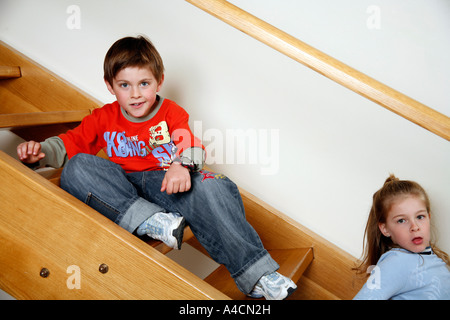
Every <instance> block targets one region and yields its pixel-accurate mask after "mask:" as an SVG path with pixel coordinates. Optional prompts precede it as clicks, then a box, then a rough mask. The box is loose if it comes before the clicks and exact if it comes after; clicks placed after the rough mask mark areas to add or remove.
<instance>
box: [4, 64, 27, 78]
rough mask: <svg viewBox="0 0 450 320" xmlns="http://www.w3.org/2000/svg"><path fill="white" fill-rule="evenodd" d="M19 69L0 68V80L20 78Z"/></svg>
mask: <svg viewBox="0 0 450 320" xmlns="http://www.w3.org/2000/svg"><path fill="white" fill-rule="evenodd" d="M21 76H22V73H21V71H20V67H10V66H0V79H10V78H20V77H21Z"/></svg>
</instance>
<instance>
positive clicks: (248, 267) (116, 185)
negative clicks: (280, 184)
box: [61, 154, 279, 294]
mask: <svg viewBox="0 0 450 320" xmlns="http://www.w3.org/2000/svg"><path fill="white" fill-rule="evenodd" d="M164 175H165V171H144V172H133V173H126V172H125V171H124V170H123V169H122V168H121V167H120V166H119V165H117V164H115V163H113V162H111V161H109V160H106V159H102V158H99V157H96V156H92V155H88V154H77V155H75V156H74V157H72V158H71V159H70V160H69V162H68V163H67V164H66V166H65V168H64V170H63V172H62V175H61V187H62V188H63V189H64V190H66V191H67V192H69V193H71V194H72V195H74V196H75V197H77V198H78V199H79V200H81V201H83V202H85V203H86V204H88V205H89V206H90V207H92V208H94V209H96V210H97V211H98V212H100V213H101V214H103V215H104V216H106V217H107V218H109V219H110V220H112V221H114V222H115V223H116V224H118V225H119V226H121V227H123V228H124V229H126V230H128V231H129V232H132V233H133V232H134V231H135V230H136V228H137V227H138V226H139V225H140V224H141V223H142V222H143V221H144V220H146V219H147V218H149V217H151V216H152V215H153V214H155V213H157V212H177V213H179V214H181V215H182V216H184V217H185V219H186V222H187V223H188V224H189V226H190V228H191V230H192V232H193V233H194V235H195V237H196V238H197V240H198V241H199V242H200V243H201V245H202V246H203V247H204V248H205V249H206V250H207V251H208V253H209V255H210V256H211V258H213V259H214V261H216V262H217V263H219V264H223V265H225V267H226V268H227V269H228V271H229V272H230V274H231V276H232V277H233V279H234V281H235V282H236V284H237V286H238V288H239V290H241V291H242V292H243V293H245V294H247V293H249V292H251V291H252V289H253V287H254V286H255V284H256V283H257V282H258V280H259V278H261V277H262V276H263V275H265V274H269V273H271V272H274V271H276V270H277V269H278V268H279V266H278V264H277V263H276V262H275V261H274V260H273V259H272V257H271V256H270V254H269V253H268V252H267V250H266V249H264V246H263V244H262V242H261V240H260V238H259V236H258V234H257V233H256V231H255V230H254V229H253V227H252V226H251V225H250V224H249V223H248V222H247V220H246V218H245V212H244V206H243V204H242V199H241V196H240V193H239V190H238V188H237V186H236V185H235V184H234V183H233V182H232V181H231V180H230V179H228V178H227V177H225V176H223V175H221V174H216V173H212V172H207V171H203V170H202V171H200V172H195V173H191V189H190V190H189V191H187V192H183V193H176V194H172V195H168V194H167V193H165V192H161V191H160V189H161V183H162V180H163V178H164Z"/></svg>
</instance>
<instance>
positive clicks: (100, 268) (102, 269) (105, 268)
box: [98, 263, 109, 273]
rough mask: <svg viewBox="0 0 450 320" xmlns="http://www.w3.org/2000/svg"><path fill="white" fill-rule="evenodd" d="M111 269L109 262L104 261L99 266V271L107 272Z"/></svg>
mask: <svg viewBox="0 0 450 320" xmlns="http://www.w3.org/2000/svg"><path fill="white" fill-rule="evenodd" d="M108 270H109V267H108V265H107V264H105V263H102V264H101V265H100V266H99V267H98V271H100V272H101V273H107V272H108Z"/></svg>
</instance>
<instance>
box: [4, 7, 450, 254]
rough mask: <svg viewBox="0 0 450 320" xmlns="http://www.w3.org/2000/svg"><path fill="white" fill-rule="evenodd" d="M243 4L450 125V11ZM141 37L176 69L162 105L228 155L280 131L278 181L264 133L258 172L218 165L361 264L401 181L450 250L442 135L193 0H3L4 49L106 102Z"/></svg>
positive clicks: (448, 151)
mask: <svg viewBox="0 0 450 320" xmlns="http://www.w3.org/2000/svg"><path fill="white" fill-rule="evenodd" d="M231 2H232V3H234V4H236V5H238V6H240V7H242V8H243V9H245V10H247V11H249V12H251V13H253V14H254V15H256V16H258V17H260V18H263V19H265V20H266V21H268V22H270V23H272V24H273V25H275V26H277V27H279V28H280V29H282V30H284V31H286V32H288V33H290V34H292V35H294V36H296V37H297V38H299V39H301V40H302V41H305V42H306V43H308V44H310V45H312V46H314V47H316V48H318V49H319V50H322V51H324V52H325V53H327V54H329V55H331V56H333V57H335V58H337V59H339V60H341V61H343V62H345V63H347V64H348V65H350V66H352V67H354V68H356V69H358V70H360V71H362V72H364V73H366V74H368V75H369V76H371V77H373V78H375V79H377V80H379V81H381V82H384V83H385V84H387V85H389V86H391V87H393V88H395V89H397V90H399V91H401V92H403V93H405V94H407V95H409V96H411V97H412V98H414V99H416V100H418V101H420V102H422V103H424V104H426V105H429V106H430V107H432V108H434V109H436V110H438V111H440V112H442V113H445V114H447V115H449V114H450V91H449V90H448V84H449V83H450V62H449V59H448V53H449V52H450V37H449V35H450V20H449V19H448V17H449V16H450V2H449V1H448V0H428V1H420V0H370V1H369V0H341V1H333V0H317V1H309V0H308V1H306V0H296V1H293V0H284V1H275V0H233V1H231ZM70 5H77V6H78V7H79V8H80V18H81V19H80V29H69V28H68V27H67V25H66V22H67V20H68V19H69V20H70V16H71V14H70V13H67V12H66V10H67V8H68V7H69V6H70ZM370 6H376V9H379V12H380V20H379V26H380V29H370V28H368V26H367V21H368V19H371V18H372V17H373V11H370V12H369V13H368V12H367V9H368V8H369V7H370ZM141 33H142V34H146V35H148V36H149V37H150V38H151V39H152V41H153V42H154V44H155V45H156V46H157V48H158V49H159V51H160V53H161V54H162V56H163V59H164V61H165V65H166V82H165V85H164V88H163V92H162V94H163V95H164V96H166V97H168V98H171V99H173V100H175V101H177V102H178V103H179V104H180V105H182V106H183V107H185V108H186V109H187V110H188V111H189V113H190V114H191V121H192V125H194V120H195V121H200V120H201V121H202V122H201V128H200V126H198V123H197V125H196V128H194V130H197V131H200V130H202V132H203V133H204V134H205V135H213V136H214V137H215V138H216V140H215V143H216V144H217V142H218V140H217V139H219V138H220V137H221V136H222V137H223V139H224V140H225V142H226V141H227V139H226V131H227V130H229V132H234V133H236V132H237V130H238V129H242V130H245V129H251V130H252V131H249V132H254V133H257V134H260V133H264V132H265V133H269V134H270V133H272V132H278V134H279V136H278V138H279V140H275V142H278V143H275V142H274V143H268V146H267V147H268V150H269V151H273V152H274V154H273V155H272V156H276V158H272V159H271V160H272V164H271V165H272V169H274V170H273V171H274V172H273V174H271V175H263V174H261V169H263V168H266V169H267V168H268V167H270V165H268V164H267V163H266V164H264V163H263V160H264V157H263V155H265V154H266V153H265V151H266V150H265V149H263V147H265V146H266V145H265V142H267V141H269V142H270V139H269V138H268V137H267V138H264V136H263V135H257V138H258V139H259V142H261V143H262V144H261V145H258V148H257V151H258V152H261V155H258V154H257V160H258V164H249V163H248V162H249V160H247V161H246V164H235V163H234V164H225V165H211V167H213V168H214V169H216V170H220V171H222V172H223V173H224V174H226V175H228V176H229V177H230V178H232V179H233V180H234V181H235V182H236V183H237V184H238V185H240V186H241V187H243V188H245V189H247V190H248V191H250V192H251V193H253V194H255V195H256V196H258V197H260V198H261V199H263V200H265V201H266V202H268V203H269V204H271V205H272V206H274V207H275V208H277V209H279V210H280V211H282V212H284V213H285V214H287V215H289V216H291V217H292V218H294V219H295V220H297V221H299V222H300V223H302V224H303V225H305V226H306V227H308V228H310V229H311V230H313V231H315V232H317V233H318V234H320V235H322V236H324V237H325V238H326V239H328V240H330V241H331V242H333V243H335V244H336V245H338V246H339V247H341V248H343V249H344V250H346V251H348V252H349V253H351V254H353V255H354V256H355V257H359V256H360V254H361V249H362V238H363V230H364V226H365V222H366V218H367V214H368V210H369V208H370V203H371V197H372V194H373V193H374V192H375V191H376V190H377V189H378V188H379V187H381V185H382V184H383V182H384V180H385V179H386V177H387V176H388V175H389V173H391V172H392V173H395V174H396V175H397V176H398V177H400V178H403V179H411V180H415V181H417V182H419V183H421V184H422V185H423V186H424V187H425V188H426V189H427V190H428V192H429V194H430V197H431V200H432V205H433V209H434V211H433V218H432V219H433V220H434V223H435V225H436V226H437V233H438V236H439V241H438V244H439V245H440V246H441V247H442V248H443V249H444V250H446V251H447V252H450V235H449V233H448V232H447V231H448V230H449V229H450V216H449V212H450V200H449V187H450V169H449V163H450V145H449V142H448V141H446V140H444V139H443V138H440V137H438V136H436V135H434V134H432V133H430V132H428V131H426V130H425V129H422V128H420V127H418V126H417V125H414V124H412V123H410V122H408V121H407V120H404V119H403V118H401V117H399V116H397V115H395V114H393V113H391V112H389V111H387V110H385V109H383V108H382V107H380V106H378V105H376V104H375V103H373V102H371V101H368V100H366V99H364V98H363V97H361V96H359V95H357V94H356V93H353V92H352V91H349V90H348V89H345V88H343V87H342V86H340V85H338V84H336V83H334V82H332V81H331V80H329V79H327V78H325V77H323V76H321V75H319V74H317V73H315V72H314V71H312V70H310V69H308V68H306V67H304V66H303V65H301V64H298V63H297V62H295V61H293V60H290V59H289V58H287V57H285V56H283V55H282V54H280V53H278V52H276V51H274V50H273V49H271V48H269V47H267V46H265V45H263V44H261V43H260V42H258V41H256V40H254V39H252V38H250V37H249V36H247V35H245V34H243V33H241V32H239V31H237V30H236V29H233V28H232V27H230V26H228V25H226V24H225V23H223V22H221V21H219V20H217V19H216V18H214V17H212V16H210V15H208V14H207V13H205V12H203V11H201V10H200V9H197V8H196V7H194V6H192V5H190V4H189V3H187V2H185V1H182V0H170V1H167V0H166V1H162V0H159V1H158V0H140V1H138V0H133V1H105V0H102V1H100V0H96V1H87V0H64V1H62V0H61V1H51V0H41V1H31V0H30V1H26V0H1V1H0V39H1V40H3V41H5V42H6V43H8V44H10V45H11V46H13V47H15V48H17V49H18V50H19V51H21V52H23V53H25V54H26V55H28V56H30V57H31V58H33V59H35V60H36V61H38V62H39V63H41V64H42V65H44V66H46V67H47V68H49V69H51V70H52V71H54V72H56V73H58V74H59V75H61V76H62V77H64V78H66V79H67V80H69V81H70V82H72V83H73V84H75V85H77V86H79V87H80V88H81V89H83V90H85V91H86V92H88V93H90V94H92V95H93V96H95V97H96V98H98V99H100V100H101V101H103V102H105V103H106V102H110V101H112V99H113V97H112V96H111V95H110V94H109V92H108V91H107V90H106V88H105V86H104V84H103V80H102V76H103V74H102V63H103V58H104V55H105V53H106V51H107V49H108V48H109V47H110V45H111V44H112V43H113V42H114V41H115V40H117V39H118V38H120V37H123V36H126V35H136V34H141ZM0 108H1V105H0ZM232 130H233V131H232ZM257 130H260V131H257ZM272 130H278V131H272ZM274 137H275V138H277V136H274ZM204 138H206V137H204ZM228 142H230V140H229V141H228ZM247 142H248V141H247ZM207 143H208V142H207V141H205V144H207ZM247 146H248V148H247V149H250V147H249V145H247ZM277 150H278V151H277ZM229 154H230V153H229ZM247 155H249V154H247ZM216 156H217V154H216ZM266 160H267V159H266ZM269 160H270V158H269ZM275 160H278V161H279V166H278V167H277V166H276V164H277V162H276V161H275ZM234 162H236V160H235V161H234Z"/></svg>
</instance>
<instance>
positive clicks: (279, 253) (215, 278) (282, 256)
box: [205, 248, 313, 300]
mask: <svg viewBox="0 0 450 320" xmlns="http://www.w3.org/2000/svg"><path fill="white" fill-rule="evenodd" d="M269 253H270V255H271V256H272V258H273V259H274V260H275V261H277V262H278V264H279V265H280V269H279V270H278V272H279V273H281V274H282V275H284V276H286V277H289V278H290V279H292V281H294V282H295V283H297V282H298V281H299V280H300V277H301V276H302V274H303V272H304V271H305V270H306V268H307V267H308V266H309V264H310V263H311V262H312V260H313V250H312V248H298V249H279V250H269ZM205 281H206V282H207V283H209V284H210V285H212V286H213V287H214V288H216V289H218V290H219V291H221V292H223V293H224V294H226V295H227V296H229V297H230V298H231V299H233V300H250V299H251V300H254V299H252V298H249V297H247V296H246V295H245V294H243V293H242V292H241V291H239V290H238V289H237V287H236V285H235V283H234V280H233V279H232V278H231V276H230V273H229V272H228V270H227V269H226V268H225V267H224V266H220V267H219V268H217V269H216V270H215V271H213V272H212V273H211V274H210V275H209V276H208V277H207V278H205ZM298 290H302V288H298ZM261 299H263V298H261Z"/></svg>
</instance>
